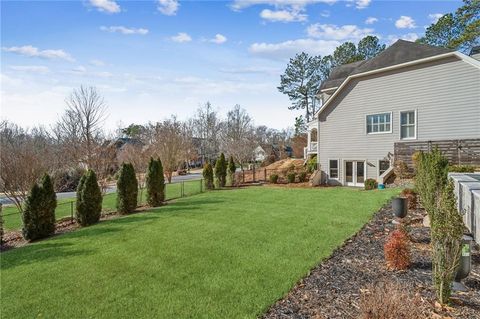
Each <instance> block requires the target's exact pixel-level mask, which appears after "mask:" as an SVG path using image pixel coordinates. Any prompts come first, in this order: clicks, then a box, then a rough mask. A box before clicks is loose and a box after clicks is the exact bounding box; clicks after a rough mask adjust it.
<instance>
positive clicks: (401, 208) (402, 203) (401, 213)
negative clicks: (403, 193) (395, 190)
mask: <svg viewBox="0 0 480 319" xmlns="http://www.w3.org/2000/svg"><path fill="white" fill-rule="evenodd" d="M392 208H393V213H394V214H395V216H396V217H398V218H404V217H405V216H407V212H408V198H404V197H397V198H394V199H393V201H392Z"/></svg>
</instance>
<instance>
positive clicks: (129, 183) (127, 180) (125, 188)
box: [117, 163, 138, 214]
mask: <svg viewBox="0 0 480 319" xmlns="http://www.w3.org/2000/svg"><path fill="white" fill-rule="evenodd" d="M137 197H138V182H137V177H136V176H135V169H134V168H133V165H132V164H130V163H123V164H122V167H121V168H120V174H119V176H118V181H117V212H118V213H120V214H128V213H131V212H133V211H134V210H135V208H137Z"/></svg>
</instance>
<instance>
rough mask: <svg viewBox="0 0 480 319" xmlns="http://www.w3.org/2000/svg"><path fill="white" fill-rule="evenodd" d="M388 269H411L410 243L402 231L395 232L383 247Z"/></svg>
mask: <svg viewBox="0 0 480 319" xmlns="http://www.w3.org/2000/svg"><path fill="white" fill-rule="evenodd" d="M383 251H384V253H385V261H386V263H387V267H388V268H389V269H392V270H405V269H407V268H408V267H410V264H411V258H410V242H409V240H408V236H407V234H406V233H405V231H404V230H402V229H400V228H399V229H396V230H394V231H393V232H392V233H391V234H390V236H388V238H387V242H386V243H385V246H384V247H383Z"/></svg>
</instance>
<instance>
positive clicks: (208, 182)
mask: <svg viewBox="0 0 480 319" xmlns="http://www.w3.org/2000/svg"><path fill="white" fill-rule="evenodd" d="M203 178H204V179H205V188H206V189H214V188H215V186H214V184H213V168H212V165H211V164H210V163H207V164H205V166H204V167H203Z"/></svg>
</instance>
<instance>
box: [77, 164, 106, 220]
mask: <svg viewBox="0 0 480 319" xmlns="http://www.w3.org/2000/svg"><path fill="white" fill-rule="evenodd" d="M101 213H102V192H101V191H100V187H99V186H98V182H97V175H96V174H95V172H94V171H92V170H88V171H87V172H86V173H85V174H84V175H83V176H82V178H81V179H80V183H79V184H78V188H77V211H76V216H75V217H76V219H77V222H78V223H79V224H80V225H82V226H88V225H92V224H95V223H97V222H98V221H99V220H100V215H101Z"/></svg>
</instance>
